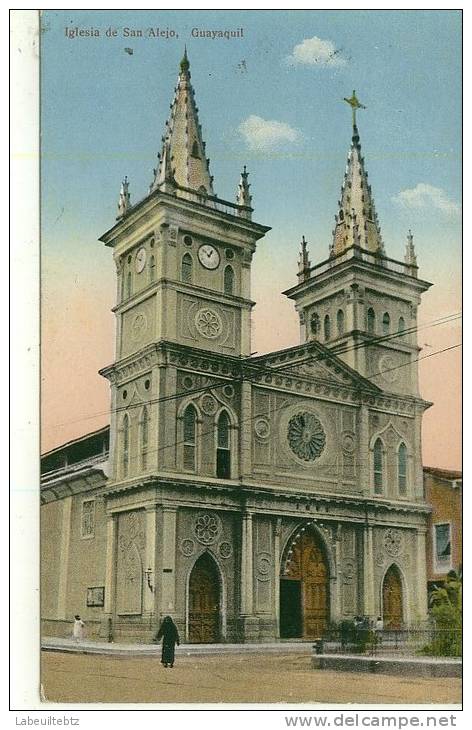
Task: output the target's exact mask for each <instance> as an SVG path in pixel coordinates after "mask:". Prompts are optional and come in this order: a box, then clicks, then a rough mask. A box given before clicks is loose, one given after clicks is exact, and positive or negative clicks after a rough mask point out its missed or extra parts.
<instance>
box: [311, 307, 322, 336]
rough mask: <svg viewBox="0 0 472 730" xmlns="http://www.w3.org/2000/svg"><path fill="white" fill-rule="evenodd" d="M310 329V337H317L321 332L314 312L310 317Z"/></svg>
mask: <svg viewBox="0 0 472 730" xmlns="http://www.w3.org/2000/svg"><path fill="white" fill-rule="evenodd" d="M310 329H311V334H312V335H319V334H320V330H321V324H320V318H319V316H318V315H317V314H316V312H314V313H313V314H312V315H311V319H310Z"/></svg>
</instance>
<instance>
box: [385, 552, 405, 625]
mask: <svg viewBox="0 0 472 730" xmlns="http://www.w3.org/2000/svg"><path fill="white" fill-rule="evenodd" d="M382 599H383V622H384V627H385V628H386V629H400V628H401V626H402V623H403V591H402V579H401V577H400V572H399V570H398V568H397V567H396V566H395V565H391V566H390V568H389V569H388V570H387V572H386V573H385V578H384V581H383V586H382Z"/></svg>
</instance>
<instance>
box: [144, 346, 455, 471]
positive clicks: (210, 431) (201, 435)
mask: <svg viewBox="0 0 472 730" xmlns="http://www.w3.org/2000/svg"><path fill="white" fill-rule="evenodd" d="M457 347H462V343H460V342H459V343H457V344H455V345H451V346H450V347H444V348H443V349H441V350H437V351H436V352H430V353H429V354H428V355H424V356H423V357H419V358H417V359H415V360H412V361H411V362H408V363H403V364H402V365H396V366H395V367H393V368H389V369H388V370H389V371H390V370H397V369H399V368H404V367H408V366H409V365H411V364H412V363H415V362H419V361H421V360H426V359H427V358H430V357H434V356H435V355H441V354H442V353H443V352H448V351H449V350H454V349H456V348H457ZM384 372H388V371H387V370H383V371H382V372H378V373H374V374H373V375H371V376H370V377H372V378H374V377H376V376H377V375H381V374H382V373H384ZM254 384H255V385H259V384H258V383H254ZM388 395H391V394H390V393H389V394H388ZM393 395H397V394H393ZM398 397H402V396H401V394H398ZM285 407H286V403H283V404H282V405H281V406H277V407H276V408H273V409H272V410H271V412H270V414H269V416H272V415H273V414H274V413H276V412H277V411H280V410H282V409H283V408H285ZM265 415H266V414H264V413H256V414H255V415H253V416H250V417H249V418H245V419H242V420H241V421H239V423H238V427H239V428H241V426H242V425H243V424H248V423H251V422H252V421H254V420H255V419H256V418H260V417H262V416H265ZM214 433H215V424H213V426H212V427H211V428H210V429H208V430H207V431H203V432H201V433H199V434H198V438H199V440H201V439H202V438H204V437H205V436H209V435H211V434H214ZM185 443H188V442H187V441H186V440H185V439H181V440H179V441H173V442H172V443H170V444H165V445H163V446H160V447H159V448H157V449H152V450H150V451H148V450H146V455H147V456H149V455H152V454H157V453H161V452H162V451H165V450H166V449H173V448H175V447H177V446H182V445H183V444H185ZM328 466H329V465H328Z"/></svg>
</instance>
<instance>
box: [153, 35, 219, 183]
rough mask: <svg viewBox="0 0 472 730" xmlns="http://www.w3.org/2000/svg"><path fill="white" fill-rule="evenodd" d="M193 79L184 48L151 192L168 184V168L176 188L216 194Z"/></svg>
mask: <svg viewBox="0 0 472 730" xmlns="http://www.w3.org/2000/svg"><path fill="white" fill-rule="evenodd" d="M190 78H191V77H190V62H189V60H188V56H187V48H186V47H185V50H184V55H183V58H182V60H181V62H180V72H179V78H178V81H177V87H176V89H175V96H174V99H173V101H172V104H171V106H170V116H169V119H168V120H167V122H166V128H165V134H164V138H163V141H162V152H161V155H160V163H159V166H158V169H157V170H156V171H155V173H154V180H153V182H152V184H151V187H150V189H151V191H152V190H155V189H156V188H161V186H162V185H163V184H164V183H168V182H169V170H168V171H167V172H166V170H165V166H166V165H167V166H168V168H169V169H170V167H171V168H172V169H171V174H172V178H173V182H174V184H175V185H177V186H180V187H183V188H191V189H192V190H196V191H197V192H205V194H206V195H214V191H213V178H212V176H211V175H210V168H209V160H208V159H207V158H206V156H205V143H204V141H203V138H202V131H201V125H200V123H199V121H198V109H197V106H196V104H195V97H194V91H193V87H192V83H191V80H190ZM169 166H170V167H169Z"/></svg>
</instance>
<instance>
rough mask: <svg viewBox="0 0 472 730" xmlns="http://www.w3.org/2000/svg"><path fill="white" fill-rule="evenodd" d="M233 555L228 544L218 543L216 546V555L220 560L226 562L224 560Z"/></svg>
mask: <svg viewBox="0 0 472 730" xmlns="http://www.w3.org/2000/svg"><path fill="white" fill-rule="evenodd" d="M232 554H233V548H232V547H231V543H230V542H226V541H225V542H220V544H219V545H218V555H219V556H220V558H223V559H224V560H226V558H230V557H231V555H232Z"/></svg>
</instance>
